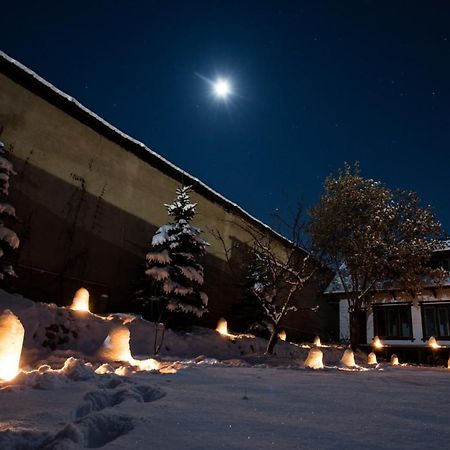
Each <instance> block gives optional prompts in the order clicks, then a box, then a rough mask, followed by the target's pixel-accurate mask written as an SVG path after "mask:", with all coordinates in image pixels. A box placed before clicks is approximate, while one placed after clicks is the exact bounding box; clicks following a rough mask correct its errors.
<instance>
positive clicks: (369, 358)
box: [367, 352, 378, 364]
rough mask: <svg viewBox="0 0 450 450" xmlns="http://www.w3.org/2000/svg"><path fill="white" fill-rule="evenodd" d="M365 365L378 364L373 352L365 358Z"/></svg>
mask: <svg viewBox="0 0 450 450" xmlns="http://www.w3.org/2000/svg"><path fill="white" fill-rule="evenodd" d="M367 364H378V361H377V355H375V353H374V352H370V353H369V355H368V356H367Z"/></svg>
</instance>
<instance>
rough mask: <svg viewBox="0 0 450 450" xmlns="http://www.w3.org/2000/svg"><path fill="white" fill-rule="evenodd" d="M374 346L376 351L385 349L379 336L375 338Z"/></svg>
mask: <svg viewBox="0 0 450 450" xmlns="http://www.w3.org/2000/svg"><path fill="white" fill-rule="evenodd" d="M372 345H373V347H374V348H375V350H379V349H380V348H383V342H382V340H381V339H380V338H379V337H378V336H375V337H374V338H373V341H372Z"/></svg>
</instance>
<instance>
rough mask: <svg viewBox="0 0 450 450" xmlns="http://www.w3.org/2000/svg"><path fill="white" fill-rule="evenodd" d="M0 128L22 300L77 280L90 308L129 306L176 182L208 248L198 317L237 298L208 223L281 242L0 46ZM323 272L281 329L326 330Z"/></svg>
mask: <svg viewBox="0 0 450 450" xmlns="http://www.w3.org/2000/svg"><path fill="white" fill-rule="evenodd" d="M0 130H2V133H1V136H0V138H1V140H2V141H3V142H4V143H5V145H6V147H7V150H9V152H10V154H11V157H12V159H13V161H14V164H15V167H16V171H17V172H18V175H17V176H16V177H15V178H14V179H13V181H12V186H11V199H12V200H11V201H12V203H13V204H14V205H15V207H16V209H17V213H18V215H19V217H20V219H21V220H20V224H19V227H18V230H17V231H18V234H19V236H20V238H21V242H22V243H21V247H20V249H19V251H18V253H17V258H16V260H15V261H13V263H14V266H15V268H16V272H17V273H18V275H19V278H18V280H17V282H16V283H15V285H14V286H13V288H14V289H16V290H17V291H18V292H20V293H22V294H24V295H26V296H28V297H30V298H32V299H35V300H45V301H51V302H55V303H57V304H59V305H64V304H68V303H69V302H70V301H71V298H72V295H73V292H74V291H75V290H76V289H77V288H79V287H80V286H81V285H83V286H85V287H86V288H88V289H89V291H90V292H91V296H92V300H93V306H94V310H96V311H99V312H104V311H117V310H122V311H123V310H127V309H129V308H130V301H131V298H132V296H133V293H134V291H135V289H136V284H135V283H136V281H137V280H138V278H139V277H140V276H141V274H142V272H143V268H142V264H143V261H144V255H145V252H146V249H147V245H148V243H149V242H150V240H151V237H152V235H153V233H154V232H155V230H156V229H157V228H158V227H159V226H160V225H162V224H164V223H167V220H168V217H167V213H166V210H165V208H164V206H163V204H164V203H168V202H170V201H172V200H173V198H174V196H175V189H176V188H177V186H179V185H180V184H181V183H183V184H186V185H192V186H193V191H194V193H193V196H192V198H193V201H195V202H197V203H198V212H199V214H198V215H197V216H196V219H195V225H196V226H199V227H200V228H202V229H203V230H204V231H205V238H206V239H207V240H208V241H209V242H210V244H211V246H210V247H209V248H208V253H207V255H206V258H205V283H206V286H205V291H206V292H207V293H208V296H209V298H210V302H209V309H210V313H209V314H206V315H205V316H204V317H203V318H202V322H201V324H203V325H206V326H214V325H215V324H216V323H217V320H218V319H219V318H220V317H222V316H225V317H226V316H227V314H228V312H229V310H230V307H231V304H232V303H233V302H234V301H236V299H237V298H238V296H239V293H238V291H237V288H236V283H235V282H234V281H233V280H232V279H231V278H230V274H229V270H228V267H227V262H226V258H225V255H224V251H223V246H222V243H221V242H220V241H219V240H218V239H216V238H215V237H214V233H212V232H211V231H215V230H217V231H220V233H221V235H222V236H223V237H224V240H225V243H226V245H227V246H231V245H232V243H233V242H234V243H235V242H241V243H246V242H248V240H249V236H248V235H247V234H246V233H245V227H246V226H251V227H256V228H257V229H258V230H263V231H264V233H268V234H270V235H271V236H272V237H273V239H274V240H275V241H276V242H277V245H279V246H280V249H282V248H285V246H290V245H292V244H291V243H290V242H289V241H288V240H287V239H285V238H283V237H282V236H280V235H278V234H277V233H275V232H274V231H273V230H271V229H270V228H269V227H267V226H266V225H265V224H263V223H261V222H259V221H258V220H257V219H255V218H254V217H252V216H251V215H250V214H248V213H247V212H245V211H244V210H243V209H242V208H240V207H239V206H237V205H236V204H234V203H232V202H231V201H229V200H227V199H225V198H224V197H222V196H221V195H220V194H218V193H217V192H215V191H213V190H212V189H211V188H209V187H208V186H206V185H205V184H203V183H202V182H201V181H199V180H198V179H196V178H194V177H192V176H191V175H189V174H188V173H186V172H184V171H183V170H181V169H179V168H178V167H176V166H174V165H173V164H171V163H170V162H169V161H167V160H165V159H164V158H162V157H161V156H160V155H158V154H156V153H155V152H153V151H152V150H150V149H149V148H148V147H146V146H145V145H144V144H142V143H141V142H138V141H136V140H135V139H133V138H131V137H129V136H128V135H126V134H125V133H123V132H121V131H119V130H117V129H116V128H114V127H113V126H111V125H110V124H109V123H107V122H105V121H104V120H103V119H101V118H100V117H98V116H97V115H96V114H94V113H93V112H91V111H89V110H88V109H87V108H85V107H84V106H82V105H81V104H80V103H78V102H77V101H76V100H74V99H73V98H71V97H70V96H68V95H66V94H64V93H63V92H61V91H59V90H58V89H57V88H55V87H54V86H52V85H51V84H50V83H48V82H47V81H45V80H43V79H42V78H41V77H39V76H38V75H36V74H35V73H34V72H32V71H31V70H29V69H28V68H26V67H24V66H23V65H21V64H20V63H18V62H17V61H15V60H13V59H11V58H10V57H8V56H7V55H6V54H4V53H0ZM327 277H328V274H327V273H326V272H323V273H321V275H320V276H317V277H316V279H315V280H313V281H311V282H310V283H309V284H308V286H306V288H305V289H304V291H303V292H302V294H301V297H299V298H298V299H297V301H298V302H299V304H301V305H302V306H314V305H316V304H320V305H321V308H320V310H319V312H318V313H317V314H315V315H314V316H313V317H307V315H305V314H301V313H298V314H297V315H295V314H294V315H293V316H292V319H291V322H290V323H289V324H288V326H289V328H288V336H289V337H291V338H300V337H308V336H313V335H314V334H316V333H319V334H321V335H322V336H323V337H324V338H329V337H332V336H333V331H332V330H334V329H337V311H336V310H335V309H333V307H332V306H330V305H329V304H328V303H327V302H326V301H325V300H324V297H323V296H322V292H323V288H324V284H323V283H328V282H329V280H327V279H326V278H327ZM325 285H326V284H325ZM330 330H331V331H330Z"/></svg>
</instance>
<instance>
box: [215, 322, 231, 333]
mask: <svg viewBox="0 0 450 450" xmlns="http://www.w3.org/2000/svg"><path fill="white" fill-rule="evenodd" d="M216 331H217V332H218V333H220V334H221V335H222V336H229V334H228V324H227V321H226V320H225V319H219V322H217V327H216Z"/></svg>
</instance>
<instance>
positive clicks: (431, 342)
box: [427, 336, 441, 350]
mask: <svg viewBox="0 0 450 450" xmlns="http://www.w3.org/2000/svg"><path fill="white" fill-rule="evenodd" d="M427 345H428V347H431V348H432V349H433V350H434V349H437V348H441V346H440V345H439V344H438V343H437V341H436V338H435V337H434V336H431V337H430V339H428V342H427Z"/></svg>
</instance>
